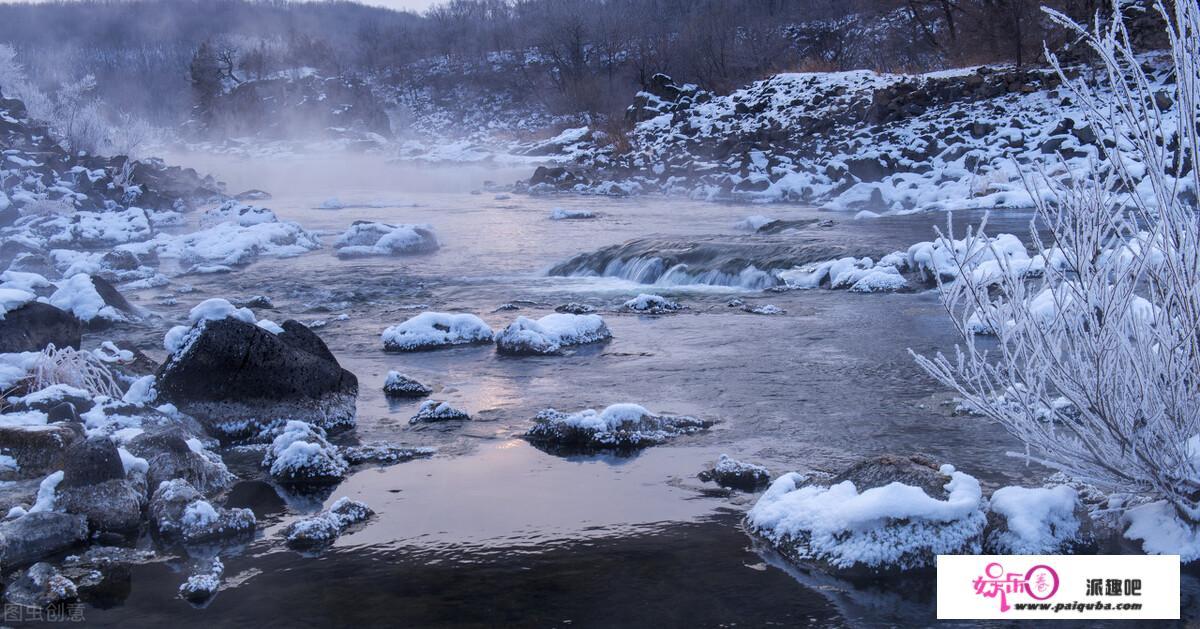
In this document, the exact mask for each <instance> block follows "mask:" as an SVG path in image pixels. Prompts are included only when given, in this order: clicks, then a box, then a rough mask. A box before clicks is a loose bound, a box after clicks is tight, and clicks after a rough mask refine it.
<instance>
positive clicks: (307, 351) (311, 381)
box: [157, 319, 358, 438]
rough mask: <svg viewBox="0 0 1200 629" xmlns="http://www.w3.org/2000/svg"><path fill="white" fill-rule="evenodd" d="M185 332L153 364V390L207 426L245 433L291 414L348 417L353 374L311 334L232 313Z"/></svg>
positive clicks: (323, 423) (340, 423) (319, 421)
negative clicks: (178, 344) (183, 340)
mask: <svg viewBox="0 0 1200 629" xmlns="http://www.w3.org/2000/svg"><path fill="white" fill-rule="evenodd" d="M292 329H293V330H295V328H294V327H293V328H292ZM286 330H287V329H286V328H285V331H286ZM189 334H191V335H195V336H194V338H191V339H190V340H189V342H188V343H187V344H186V345H185V347H184V348H183V349H182V350H181V351H180V352H179V353H178V354H175V355H172V356H171V357H170V359H168V360H167V362H166V363H165V364H163V366H162V367H161V368H159V370H158V374H157V390H158V394H159V398H160V399H162V400H165V401H168V402H171V403H173V404H175V405H176V406H177V407H178V408H179V409H180V410H181V411H183V412H184V413H187V414H189V415H192V416H194V417H196V418H197V419H199V420H200V421H201V422H202V423H204V424H205V425H206V426H207V427H208V428H209V429H210V430H211V431H213V432H214V434H216V435H218V436H221V437H223V438H232V437H241V436H247V435H249V434H252V433H254V432H257V431H258V430H261V429H263V428H265V427H267V426H268V425H270V424H272V423H275V422H278V421H280V420H286V419H294V418H304V419H306V420H308V421H310V422H311V423H313V424H315V425H318V426H320V427H322V428H324V429H328V430H332V429H337V428H344V427H348V426H352V425H353V424H354V414H355V399H356V398H357V396H358V379H357V378H355V376H354V374H352V373H350V372H349V371H346V370H345V369H342V368H341V367H340V366H339V365H338V364H337V362H336V361H335V360H330V359H329V358H327V357H323V356H321V355H320V354H321V353H322V352H320V350H321V349H324V350H325V352H328V349H327V348H325V347H324V343H321V344H320V346H317V345H315V344H313V343H312V340H313V338H315V335H312V336H306V335H301V334H298V333H297V334H293V335H291V336H290V337H288V338H291V339H292V342H288V341H286V340H284V339H281V338H279V337H277V336H276V335H274V334H272V333H270V332H268V331H266V330H263V329H261V328H259V327H257V326H255V325H252V324H249V323H246V322H244V321H238V320H236V319H222V320H219V321H202V322H200V323H198V324H197V325H196V327H194V328H193V329H192V330H191V332H189ZM318 340H319V339H318ZM314 352H315V353H314Z"/></svg>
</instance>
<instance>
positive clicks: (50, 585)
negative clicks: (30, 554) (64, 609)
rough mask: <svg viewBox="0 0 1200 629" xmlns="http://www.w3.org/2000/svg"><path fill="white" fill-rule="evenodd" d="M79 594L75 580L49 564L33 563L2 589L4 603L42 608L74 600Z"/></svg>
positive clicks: (16, 606) (15, 606) (13, 605)
mask: <svg viewBox="0 0 1200 629" xmlns="http://www.w3.org/2000/svg"><path fill="white" fill-rule="evenodd" d="M78 595H79V592H78V590H77V588H76V587H75V582H74V581H72V580H70V579H68V578H67V577H65V576H63V574H62V573H61V572H60V571H59V570H58V568H56V567H54V566H53V565H51V564H48V563H45V562H40V563H35V564H33V565H32V566H30V567H29V569H28V570H26V571H25V572H24V573H22V574H21V575H20V576H19V577H18V578H17V579H15V580H14V581H13V582H12V583H10V584H8V586H7V587H6V588H5V589H4V603H5V605H8V606H12V607H14V608H21V607H28V608H32V609H36V610H42V609H45V608H47V607H51V606H55V605H59V606H61V605H63V604H65V603H69V602H70V601H74V600H75V599H76V598H77V597H78Z"/></svg>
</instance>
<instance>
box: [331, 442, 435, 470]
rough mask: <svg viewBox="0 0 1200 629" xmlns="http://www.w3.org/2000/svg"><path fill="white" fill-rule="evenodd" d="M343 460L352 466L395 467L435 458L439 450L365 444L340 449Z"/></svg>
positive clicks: (384, 444) (385, 444)
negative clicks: (416, 460)
mask: <svg viewBox="0 0 1200 629" xmlns="http://www.w3.org/2000/svg"><path fill="white" fill-rule="evenodd" d="M339 451H340V452H341V454H342V458H344V459H346V462H347V463H349V464H350V465H365V464H372V465H394V464H396V463H403V462H405V461H411V460H413V459H418V458H422V457H428V456H433V454H434V453H435V452H437V450H435V449H434V448H427V447H404V446H396V445H392V444H390V443H364V444H362V445H357V446H348V447H344V448H340V449H339Z"/></svg>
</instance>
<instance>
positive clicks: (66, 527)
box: [0, 509, 88, 566]
mask: <svg viewBox="0 0 1200 629" xmlns="http://www.w3.org/2000/svg"><path fill="white" fill-rule="evenodd" d="M21 511H22V512H24V511H25V510H24V509H22V510H21ZM87 535H88V524H87V518H86V517H84V516H82V515H75V514H71V513H61V512H57V511H50V510H35V509H29V510H28V512H27V513H21V514H19V515H18V516H17V517H13V515H12V514H10V517H9V519H6V520H4V521H3V522H0V563H3V565H4V566H19V565H24V564H28V563H30V562H33V561H37V560H39V559H43V558H45V557H49V556H51V555H54V554H56V553H59V552H62V551H64V550H67V549H68V548H70V547H71V546H74V545H75V544H78V543H80V542H82V541H83V540H84V539H86V538H87Z"/></svg>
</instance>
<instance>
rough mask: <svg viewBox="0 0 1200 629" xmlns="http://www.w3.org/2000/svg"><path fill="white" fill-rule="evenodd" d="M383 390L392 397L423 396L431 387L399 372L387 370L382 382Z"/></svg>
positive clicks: (431, 390)
mask: <svg viewBox="0 0 1200 629" xmlns="http://www.w3.org/2000/svg"><path fill="white" fill-rule="evenodd" d="M383 392H384V393H385V394H387V395H389V396H394V397H425V396H426V395H429V394H430V393H433V389H431V388H429V387H427V386H425V385H423V384H421V383H420V382H417V381H416V380H413V379H412V378H409V377H408V376H406V375H404V374H402V373H399V372H395V371H392V372H389V373H388V376H387V381H386V382H384V383H383Z"/></svg>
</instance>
